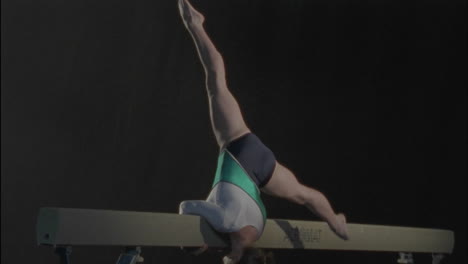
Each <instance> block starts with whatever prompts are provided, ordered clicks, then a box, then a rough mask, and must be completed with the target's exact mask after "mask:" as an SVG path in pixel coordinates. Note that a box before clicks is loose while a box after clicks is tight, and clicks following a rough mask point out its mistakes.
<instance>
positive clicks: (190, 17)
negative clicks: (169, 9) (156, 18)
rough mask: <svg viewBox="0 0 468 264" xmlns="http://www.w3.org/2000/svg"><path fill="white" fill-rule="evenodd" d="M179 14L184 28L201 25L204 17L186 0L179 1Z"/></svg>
mask: <svg viewBox="0 0 468 264" xmlns="http://www.w3.org/2000/svg"><path fill="white" fill-rule="evenodd" d="M179 12H180V16H181V17H182V19H183V21H184V24H185V26H189V25H202V24H203V22H204V21H205V17H204V16H203V15H202V14H201V13H200V12H198V11H197V10H195V8H193V6H192V5H191V4H190V2H189V1H188V0H179Z"/></svg>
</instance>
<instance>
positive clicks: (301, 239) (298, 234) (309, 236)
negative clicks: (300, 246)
mask: <svg viewBox="0 0 468 264" xmlns="http://www.w3.org/2000/svg"><path fill="white" fill-rule="evenodd" d="M289 231H290V232H289V233H285V235H284V238H283V241H289V242H291V243H292V244H296V243H320V238H321V234H322V230H321V229H314V228H298V227H295V228H292V229H291V230H289Z"/></svg>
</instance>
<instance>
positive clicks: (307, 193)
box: [262, 162, 349, 240]
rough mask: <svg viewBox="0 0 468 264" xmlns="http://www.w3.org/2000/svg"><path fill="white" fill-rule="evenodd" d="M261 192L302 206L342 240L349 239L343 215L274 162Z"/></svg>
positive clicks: (283, 167)
mask: <svg viewBox="0 0 468 264" xmlns="http://www.w3.org/2000/svg"><path fill="white" fill-rule="evenodd" d="M262 191H263V192H265V193H267V194H270V195H273V196H277V197H280V198H284V199H287V200H289V201H291V202H294V203H297V204H300V205H304V206H306V207H307V208H308V209H309V210H311V211H312V212H313V213H314V214H316V215H317V216H319V217H320V218H322V219H323V220H324V221H326V222H327V223H328V225H329V226H330V228H331V229H332V230H333V232H335V234H336V235H338V236H339V237H340V238H342V239H344V240H348V239H349V235H348V229H347V227H346V217H345V216H344V214H341V213H339V214H336V213H335V212H334V211H333V208H332V207H331V205H330V202H329V201H328V199H327V198H326V197H325V195H323V194H322V193H321V192H319V191H317V190H315V189H313V188H311V187H308V186H305V185H303V184H301V183H299V181H298V180H297V178H296V176H294V174H293V173H292V172H291V171H290V170H289V169H288V168H286V167H285V166H283V165H281V164H280V163H279V162H276V167H275V169H274V171H273V175H272V177H271V179H270V180H269V181H268V183H267V184H266V185H265V186H264V187H263V188H262Z"/></svg>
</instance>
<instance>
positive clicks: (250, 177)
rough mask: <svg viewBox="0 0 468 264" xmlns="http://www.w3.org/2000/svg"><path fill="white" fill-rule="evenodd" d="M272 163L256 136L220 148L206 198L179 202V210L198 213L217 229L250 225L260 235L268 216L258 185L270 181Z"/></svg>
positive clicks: (270, 152) (272, 160) (231, 229)
mask: <svg viewBox="0 0 468 264" xmlns="http://www.w3.org/2000/svg"><path fill="white" fill-rule="evenodd" d="M275 164H276V159H275V156H274V155H273V152H272V151H271V150H270V149H268V148H267V147H266V146H265V145H264V144H263V143H262V142H261V141H260V139H259V138H258V137H257V136H256V135H254V134H253V133H247V134H245V135H243V136H241V137H240V138H238V139H236V140H234V141H232V142H230V143H229V144H228V145H227V146H226V147H225V148H223V149H222V150H221V152H220V154H219V156H218V166H217V170H216V173H215V178H214V181H213V185H212V189H211V192H210V194H209V196H208V198H207V199H206V200H205V201H201V200H195V201H184V202H182V203H181V205H180V213H181V214H194V215H200V216H202V217H204V218H205V219H206V220H207V221H208V222H209V223H210V224H211V225H212V226H213V227H214V228H215V229H216V230H217V231H219V232H225V233H229V232H236V231H239V230H240V229H241V228H243V227H245V226H249V225H250V226H253V227H255V228H256V229H257V231H258V234H259V236H260V235H261V234H262V232H263V228H264V226H265V222H266V217H267V215H266V209H265V206H264V204H263V202H262V199H261V197H260V188H262V187H263V186H265V185H266V184H267V183H268V181H269V180H270V178H271V176H272V174H273V170H274V167H275Z"/></svg>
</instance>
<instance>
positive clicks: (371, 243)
mask: <svg viewBox="0 0 468 264" xmlns="http://www.w3.org/2000/svg"><path fill="white" fill-rule="evenodd" d="M348 230H349V235H350V238H351V239H350V240H348V241H343V240H341V239H339V238H338V237H337V236H336V235H335V234H334V233H333V232H332V231H331V230H330V229H329V227H328V225H327V224H326V223H325V222H317V221H299V220H281V219H268V220H267V224H266V226H265V231H264V233H263V235H262V237H261V238H260V239H259V240H258V241H257V242H256V243H255V246H256V247H260V248H281V249H294V248H300V249H319V250H320V249H321V250H357V251H393V252H426V253H452V251H453V247H454V234H453V232H452V231H449V230H440V229H428V228H412V227H398V226H383V225H364V224H348ZM226 239H227V238H226V236H223V235H220V234H219V233H217V232H216V231H214V230H213V229H212V228H211V227H210V226H209V225H208V223H207V222H206V221H205V220H204V219H203V218H201V217H199V216H193V215H178V214H171V213H153V212H129V211H112V210H94V209H71V208H41V209H40V211H39V216H38V221H37V242H38V244H40V245H67V246H72V245H95V246H100V245H102V246H168V247H171V246H177V247H178V246H184V247H197V246H200V245H202V244H203V243H206V244H208V245H209V246H211V247H226V246H228V241H227V240H226Z"/></svg>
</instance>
